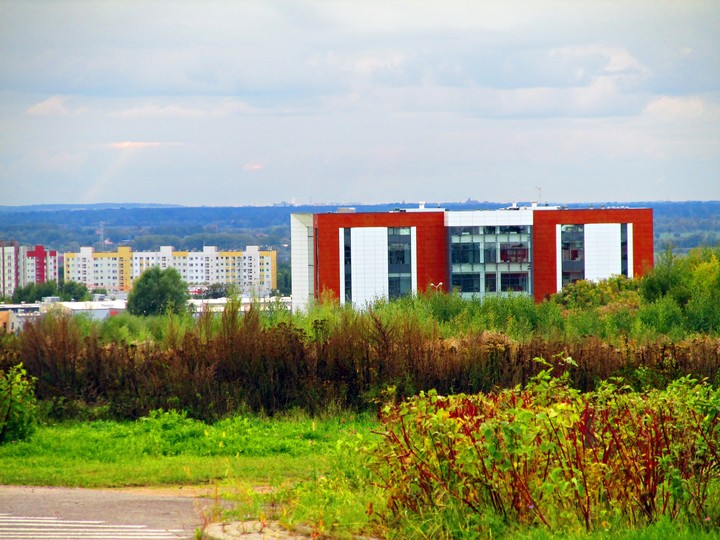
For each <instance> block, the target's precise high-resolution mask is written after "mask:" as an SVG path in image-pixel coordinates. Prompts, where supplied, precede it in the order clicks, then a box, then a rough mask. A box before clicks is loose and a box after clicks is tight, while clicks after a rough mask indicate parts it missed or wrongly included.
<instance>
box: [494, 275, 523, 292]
mask: <svg viewBox="0 0 720 540" xmlns="http://www.w3.org/2000/svg"><path fill="white" fill-rule="evenodd" d="M500 289H501V290H502V291H503V292H504V291H517V292H523V291H528V274H527V272H503V273H502V274H500Z"/></svg>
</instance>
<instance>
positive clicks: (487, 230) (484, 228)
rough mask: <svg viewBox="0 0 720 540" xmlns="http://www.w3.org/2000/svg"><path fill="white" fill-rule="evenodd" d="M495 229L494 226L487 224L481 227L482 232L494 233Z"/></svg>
mask: <svg viewBox="0 0 720 540" xmlns="http://www.w3.org/2000/svg"><path fill="white" fill-rule="evenodd" d="M495 230H496V227H489V226H487V225H486V226H485V227H483V233H484V234H495Z"/></svg>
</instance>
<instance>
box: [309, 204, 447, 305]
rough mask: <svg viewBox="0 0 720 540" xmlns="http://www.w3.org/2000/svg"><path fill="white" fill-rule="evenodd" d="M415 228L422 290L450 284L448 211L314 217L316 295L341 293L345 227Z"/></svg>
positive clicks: (418, 278) (419, 281) (418, 272)
mask: <svg viewBox="0 0 720 540" xmlns="http://www.w3.org/2000/svg"><path fill="white" fill-rule="evenodd" d="M356 227H415V228H416V242H417V243H416V249H417V274H418V275H417V283H418V290H420V291H424V290H425V289H427V287H428V286H429V285H430V284H431V283H439V282H441V281H442V282H443V288H446V287H447V285H448V279H447V270H448V252H447V249H448V248H447V235H446V232H445V214H444V212H377V213H376V212H372V213H347V214H343V213H337V214H315V215H314V216H313V228H314V231H313V234H314V242H315V246H314V253H315V261H314V264H315V296H316V297H317V296H319V295H320V294H321V293H322V291H325V290H327V291H331V292H332V295H333V296H334V297H335V298H337V297H338V296H339V292H340V256H341V254H340V241H339V230H340V229H341V228H356Z"/></svg>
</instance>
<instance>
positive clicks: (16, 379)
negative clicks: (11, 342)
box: [0, 364, 37, 444]
mask: <svg viewBox="0 0 720 540" xmlns="http://www.w3.org/2000/svg"><path fill="white" fill-rule="evenodd" d="M36 408H37V404H36V402H35V394H34V393H33V380H32V378H31V377H28V375H27V372H26V371H25V369H24V368H23V366H22V364H18V365H17V366H13V367H11V368H10V369H9V370H8V371H7V372H5V371H3V370H0V444H3V443H7V442H11V441H19V440H22V439H25V438H27V437H29V436H30V435H32V433H33V431H34V430H35V420H36V419H35V412H36Z"/></svg>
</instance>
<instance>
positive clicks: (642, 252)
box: [533, 208, 654, 302]
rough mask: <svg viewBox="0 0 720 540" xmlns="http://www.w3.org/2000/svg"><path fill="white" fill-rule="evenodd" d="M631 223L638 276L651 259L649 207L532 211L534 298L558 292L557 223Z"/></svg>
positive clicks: (652, 257)
mask: <svg viewBox="0 0 720 540" xmlns="http://www.w3.org/2000/svg"><path fill="white" fill-rule="evenodd" d="M595 223H632V224H633V274H634V275H635V276H641V275H642V274H643V271H644V269H645V268H651V267H652V266H653V261H654V247H653V213H652V209H650V208H603V209H596V210H595V209H593V210H588V209H583V210H540V211H536V212H534V213H533V245H534V250H533V256H534V261H533V281H534V283H533V291H534V295H535V301H536V302H541V301H542V300H543V299H544V298H546V297H548V296H550V295H552V294H554V293H555V292H557V255H556V254H557V249H558V247H557V245H556V232H555V228H556V225H570V224H576V225H580V224H582V225H584V224H595Z"/></svg>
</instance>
